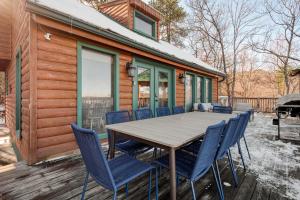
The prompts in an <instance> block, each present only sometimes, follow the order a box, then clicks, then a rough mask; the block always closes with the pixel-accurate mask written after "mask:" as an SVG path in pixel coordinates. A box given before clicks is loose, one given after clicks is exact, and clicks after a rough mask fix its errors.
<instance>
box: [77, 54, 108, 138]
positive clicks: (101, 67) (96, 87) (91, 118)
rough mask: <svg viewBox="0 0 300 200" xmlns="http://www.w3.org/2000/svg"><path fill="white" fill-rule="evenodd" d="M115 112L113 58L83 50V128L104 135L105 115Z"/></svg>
mask: <svg viewBox="0 0 300 200" xmlns="http://www.w3.org/2000/svg"><path fill="white" fill-rule="evenodd" d="M112 110H113V57H112V56H110V55H106V54H102V53H100V52H97V51H93V50H88V49H83V50H82V126H83V127H84V128H90V129H93V130H95V131H96V132H97V133H104V132H105V129H104V126H105V113H106V112H108V111H112Z"/></svg>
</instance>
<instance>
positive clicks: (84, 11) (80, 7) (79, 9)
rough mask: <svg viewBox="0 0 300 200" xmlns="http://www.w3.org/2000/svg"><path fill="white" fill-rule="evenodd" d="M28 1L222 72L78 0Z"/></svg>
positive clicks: (208, 68)
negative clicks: (141, 33) (143, 34)
mask: <svg viewBox="0 0 300 200" xmlns="http://www.w3.org/2000/svg"><path fill="white" fill-rule="evenodd" d="M29 1H30V2H32V3H34V4H37V5H40V6H43V7H46V8H49V9H52V10H56V11H58V12H61V13H63V14H66V15H69V16H72V17H73V18H75V19H76V18H77V19H79V20H82V21H84V22H86V23H89V24H92V25H94V26H97V27H100V28H102V29H106V30H109V31H113V32H115V33H117V34H119V35H122V36H125V37H127V38H129V39H131V40H133V41H134V42H136V43H140V44H143V45H145V46H148V47H150V48H152V49H155V50H156V51H159V52H162V53H165V54H169V55H171V56H174V57H176V58H178V59H181V60H184V61H186V62H190V63H194V64H196V65H198V66H200V67H204V68H206V69H207V70H210V71H213V72H216V73H218V74H220V73H221V74H223V73H222V72H221V71H219V70H217V69H215V68H214V67H212V66H210V65H209V64H207V63H205V62H203V61H201V60H200V59H199V58H196V57H194V56H193V55H191V54H189V53H188V52H187V51H185V50H182V49H180V48H178V47H175V46H174V45H171V44H169V43H167V42H164V41H154V40H152V39H150V38H147V37H144V36H142V35H140V34H138V33H136V32H134V31H132V30H130V29H128V28H126V27H124V26H122V25H121V24H119V23H117V22H116V21H114V20H112V19H110V18H109V17H107V16H105V15H104V14H102V13H100V12H98V11H97V10H95V9H93V8H91V7H89V6H87V5H84V4H82V3H81V2H80V1H79V0H29Z"/></svg>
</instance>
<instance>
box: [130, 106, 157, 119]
mask: <svg viewBox="0 0 300 200" xmlns="http://www.w3.org/2000/svg"><path fill="white" fill-rule="evenodd" d="M134 113H135V119H136V120H143V119H150V118H152V117H153V113H152V110H151V109H150V108H140V109H138V110H136V111H134Z"/></svg>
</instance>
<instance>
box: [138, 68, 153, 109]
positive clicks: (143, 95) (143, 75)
mask: <svg viewBox="0 0 300 200" xmlns="http://www.w3.org/2000/svg"><path fill="white" fill-rule="evenodd" d="M150 79H151V70H150V69H146V68H141V67H139V68H138V107H139V108H143V107H148V108H150Z"/></svg>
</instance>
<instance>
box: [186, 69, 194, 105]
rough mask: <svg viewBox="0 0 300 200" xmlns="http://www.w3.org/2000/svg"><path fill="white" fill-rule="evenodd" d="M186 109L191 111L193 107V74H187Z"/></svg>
mask: <svg viewBox="0 0 300 200" xmlns="http://www.w3.org/2000/svg"><path fill="white" fill-rule="evenodd" d="M185 107H186V108H185V109H186V110H187V111H191V110H192V107H193V75H191V74H186V75H185Z"/></svg>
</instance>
